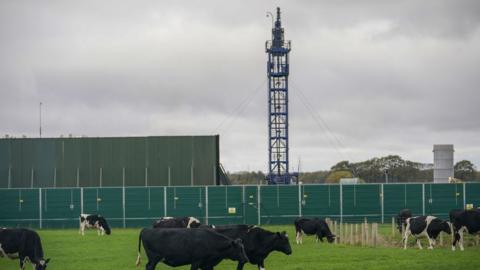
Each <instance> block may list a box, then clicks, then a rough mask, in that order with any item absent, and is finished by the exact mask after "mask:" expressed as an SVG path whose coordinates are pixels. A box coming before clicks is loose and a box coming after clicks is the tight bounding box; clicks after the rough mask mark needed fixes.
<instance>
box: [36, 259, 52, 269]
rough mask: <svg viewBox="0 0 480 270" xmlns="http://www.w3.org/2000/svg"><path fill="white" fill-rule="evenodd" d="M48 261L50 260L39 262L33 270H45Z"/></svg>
mask: <svg viewBox="0 0 480 270" xmlns="http://www.w3.org/2000/svg"><path fill="white" fill-rule="evenodd" d="M49 261H50V259H46V260H43V259H42V260H39V261H38V263H37V264H35V270H45V269H47V264H48V262H49Z"/></svg>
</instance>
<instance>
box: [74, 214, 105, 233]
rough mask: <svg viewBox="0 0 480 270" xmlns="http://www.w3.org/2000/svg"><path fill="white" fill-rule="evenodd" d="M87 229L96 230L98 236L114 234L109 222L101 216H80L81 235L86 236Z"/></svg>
mask: <svg viewBox="0 0 480 270" xmlns="http://www.w3.org/2000/svg"><path fill="white" fill-rule="evenodd" d="M85 228H96V229H97V233H98V235H103V234H104V233H106V234H107V235H109V234H110V233H112V231H111V230H110V226H108V223H107V220H106V219H105V218H104V217H102V216H100V215H96V214H94V215H88V214H81V215H80V231H79V233H80V234H82V235H85Z"/></svg>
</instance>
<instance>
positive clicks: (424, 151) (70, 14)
mask: <svg viewBox="0 0 480 270" xmlns="http://www.w3.org/2000/svg"><path fill="white" fill-rule="evenodd" d="M277 5H280V6H281V7H282V12H283V13H282V14H283V15H282V16H283V23H284V26H285V27H286V29H285V31H286V38H287V39H291V40H292V42H293V43H292V44H293V50H292V53H291V77H290V80H291V84H290V86H291V93H290V97H291V100H290V111H291V122H290V127H291V159H292V164H291V166H292V167H294V166H297V165H298V164H297V163H298V159H299V158H300V159H301V162H302V168H303V170H314V169H325V168H329V167H330V166H331V165H333V164H334V163H335V162H337V161H339V160H341V159H351V160H354V161H359V160H362V159H366V158H370V157H372V156H376V155H384V154H400V155H402V156H404V157H406V158H411V159H414V160H418V161H421V162H431V161H432V153H431V148H432V144H434V143H454V144H455V145H456V156H457V159H459V158H468V159H471V160H472V161H473V162H474V163H476V164H480V155H479V153H480V149H479V148H480V147H479V146H480V141H479V139H478V136H476V134H478V132H479V129H480V120H479V118H478V115H480V109H479V107H478V104H480V95H479V94H478V85H479V83H480V79H479V77H478V75H477V73H478V70H480V64H479V63H480V52H479V50H478V48H479V47H480V30H479V27H478V26H479V22H480V4H479V3H478V1H446V0H445V1H420V2H419V1H295V2H292V1H262V2H259V1H253V0H251V1H237V2H232V1H220V0H216V1H189V2H188V3H186V2H183V1H123V2H121V3H120V2H118V1H102V2H98V1H92V2H70V3H67V2H65V1H58V2H57V1H51V2H49V3H48V4H46V3H40V2H37V1H31V2H18V1H10V2H7V1H4V2H2V3H0V39H1V41H2V42H1V43H0V58H1V59H2V61H0V95H1V98H0V123H1V127H0V134H7V133H8V134H13V135H16V136H20V135H21V134H26V135H28V136H36V135H37V133H38V103H39V102H40V101H42V102H44V112H43V113H44V132H45V133H44V134H46V135H47V136H59V135H60V134H64V135H66V134H69V133H72V134H74V135H88V136H129V135H164V134H176V135H184V134H195V135H197V134H214V133H219V134H220V136H221V156H222V162H223V163H224V165H225V167H226V168H227V169H228V170H246V169H250V170H265V169H266V160H267V138H266V137H267V135H266V134H267V128H266V122H267V117H266V114H267V112H266V110H267V108H266V103H267V90H266V85H263V86H262V87H261V88H260V89H258V90H256V89H257V88H258V87H259V86H261V83H262V81H264V80H265V77H266V68H265V66H266V64H265V59H266V56H265V52H264V42H265V40H266V39H268V38H270V29H269V28H270V21H269V19H268V18H266V17H265V12H266V11H267V10H274V8H275V7H276V6H277ZM299 91H301V92H302V93H303V94H304V95H305V96H306V99H307V100H308V103H309V104H311V106H313V108H314V111H315V113H318V114H319V115H320V116H321V117H322V118H323V119H324V120H325V121H326V122H327V124H328V127H329V128H328V130H327V129H326V128H325V127H324V126H323V127H322V126H318V125H317V123H316V122H315V120H314V119H313V118H312V117H311V115H310V112H309V110H308V109H307V108H306V107H305V104H303V103H302V101H301V99H300V96H299V95H300V94H299ZM242 102H243V103H242ZM240 105H242V106H240ZM239 106H240V107H239ZM238 108H240V109H238ZM317 120H318V119H317ZM337 139H338V140H339V141H340V144H339V143H338V142H337Z"/></svg>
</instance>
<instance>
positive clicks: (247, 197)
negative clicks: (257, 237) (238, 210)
mask: <svg viewBox="0 0 480 270" xmlns="http://www.w3.org/2000/svg"><path fill="white" fill-rule="evenodd" d="M243 198H244V202H245V204H244V205H245V215H244V223H245V224H260V221H261V220H260V219H259V215H258V211H259V209H260V211H261V207H258V188H257V186H245V187H244V190H243ZM260 204H261V203H260ZM260 214H261V212H260Z"/></svg>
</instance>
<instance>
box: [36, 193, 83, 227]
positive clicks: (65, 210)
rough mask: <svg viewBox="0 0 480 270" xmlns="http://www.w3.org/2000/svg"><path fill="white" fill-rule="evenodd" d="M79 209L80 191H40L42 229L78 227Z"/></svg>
mask: <svg viewBox="0 0 480 270" xmlns="http://www.w3.org/2000/svg"><path fill="white" fill-rule="evenodd" d="M80 207H81V203H80V189H77V188H60V189H54V188H48V189H42V224H43V228H72V227H78V226H79V225H78V223H79V221H78V219H79V216H80V212H81V209H80Z"/></svg>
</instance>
